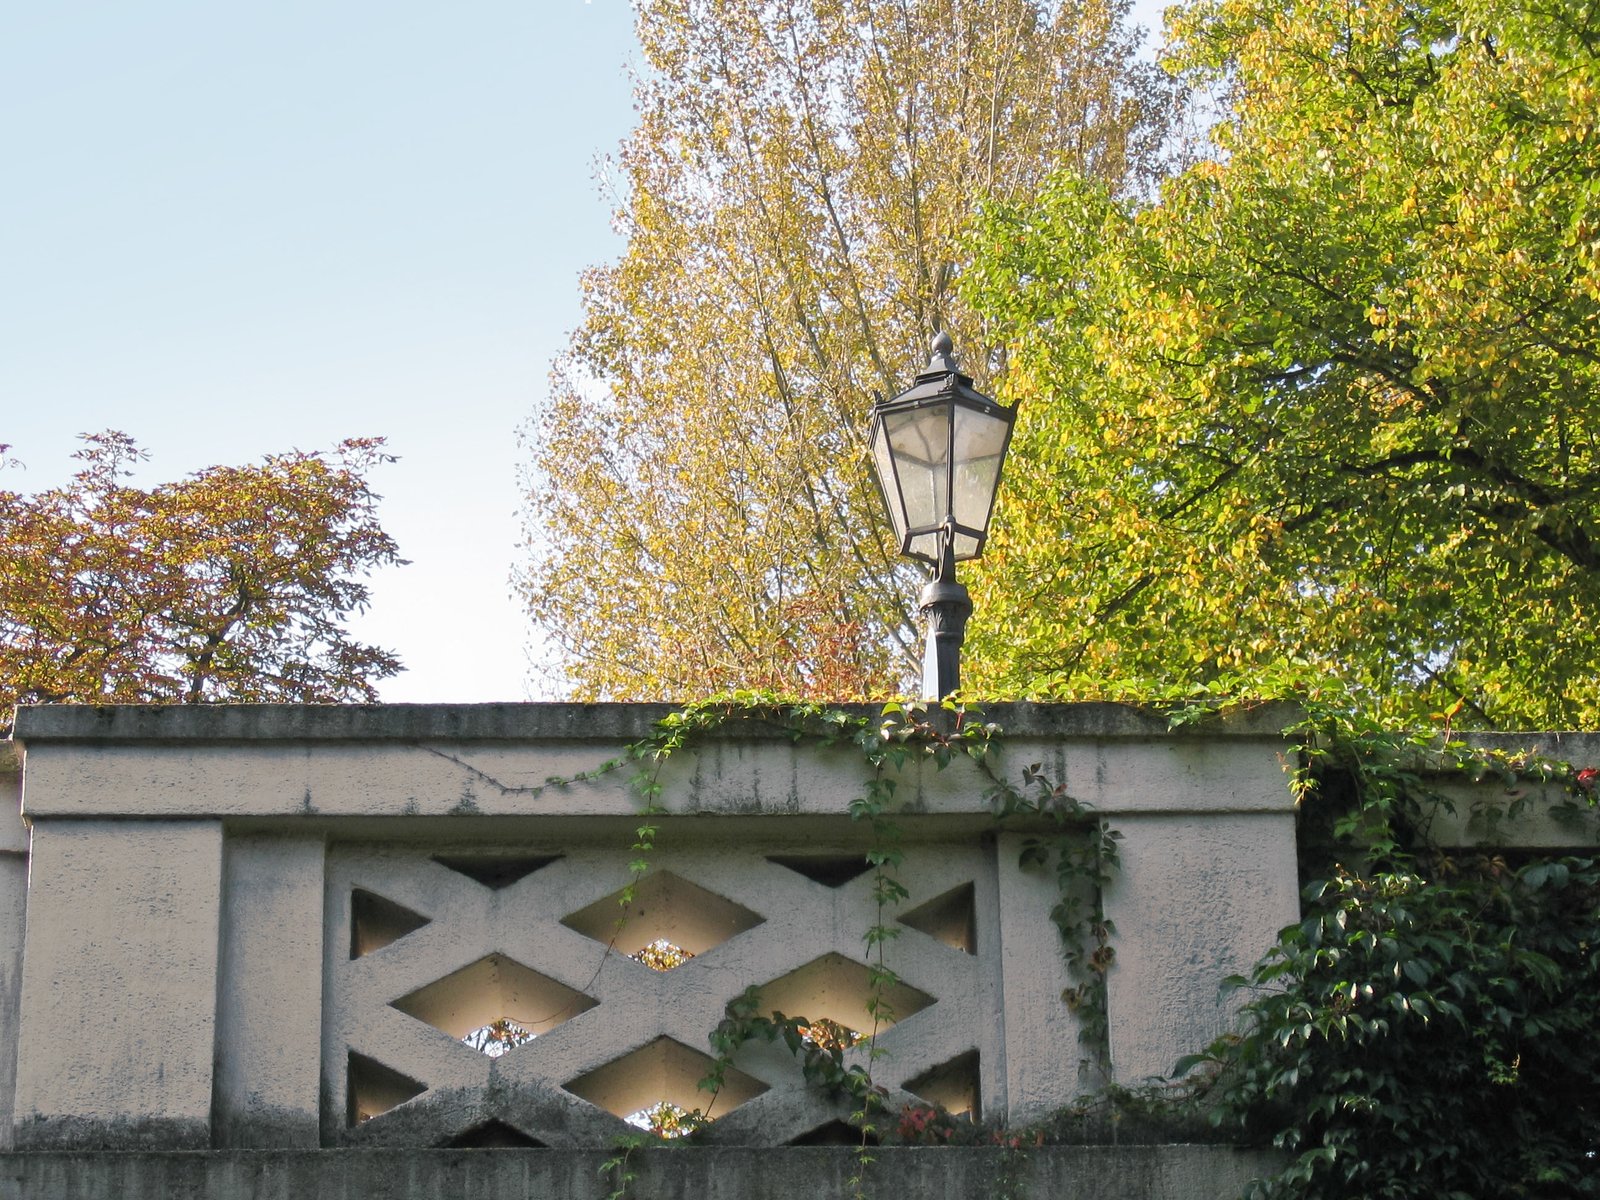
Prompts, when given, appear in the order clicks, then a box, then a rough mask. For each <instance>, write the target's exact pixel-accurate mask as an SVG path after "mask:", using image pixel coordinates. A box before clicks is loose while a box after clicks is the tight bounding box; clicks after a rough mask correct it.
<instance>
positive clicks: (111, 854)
mask: <svg viewBox="0 0 1600 1200" xmlns="http://www.w3.org/2000/svg"><path fill="white" fill-rule="evenodd" d="M221 891H222V826H221V824H220V823H219V822H216V821H187V820H183V821H157V820H149V819H144V820H128V821H112V820H94V821H60V822H40V823H38V824H36V825H35V826H34V829H33V847H32V862H31V872H30V877H29V888H28V919H27V935H26V939H25V942H24V948H23V959H22V1004H21V1022H20V1026H21V1028H20V1033H19V1053H18V1059H17V1086H16V1108H15V1117H14V1119H15V1122H16V1134H17V1136H16V1144H17V1145H18V1147H19V1148H24V1149H28V1148H46V1147H51V1146H64V1145H82V1144H84V1143H85V1141H88V1142H89V1143H90V1144H92V1145H95V1146H97V1147H117V1148H129V1149H132V1148H139V1147H149V1148H157V1147H172V1148H179V1147H181V1148H198V1147H203V1146H207V1145H209V1144H210V1122H211V1090H212V1074H211V1065H212V1063H211V1059H212V1048H213V1045H214V1031H215V1028H216V1012H217V932H218V918H219V913H220V899H221Z"/></svg>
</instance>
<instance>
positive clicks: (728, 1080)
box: [562, 1037, 767, 1120]
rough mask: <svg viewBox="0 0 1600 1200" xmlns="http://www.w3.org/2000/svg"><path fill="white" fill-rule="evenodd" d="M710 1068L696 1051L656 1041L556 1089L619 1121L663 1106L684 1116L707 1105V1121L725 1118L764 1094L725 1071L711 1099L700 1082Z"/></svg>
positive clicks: (741, 1075) (669, 1041)
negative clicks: (560, 1088)
mask: <svg viewBox="0 0 1600 1200" xmlns="http://www.w3.org/2000/svg"><path fill="white" fill-rule="evenodd" d="M714 1065H715V1064H714V1063H713V1062H712V1060H711V1059H710V1058H709V1057H708V1056H707V1055H704V1054H701V1053H700V1051H698V1050H692V1049H690V1048H689V1047H688V1046H685V1045H684V1044H683V1043H682V1042H678V1041H674V1040H673V1039H672V1038H669V1037H659V1038H657V1039H656V1040H655V1041H653V1042H649V1043H647V1044H646V1045H643V1046H640V1047H639V1048H638V1049H637V1050H633V1051H630V1052H629V1053H627V1054H624V1055H623V1056H622V1057H621V1058H618V1059H613V1060H612V1061H611V1062H608V1063H607V1064H606V1065H605V1066H603V1067H597V1068H595V1069H594V1070H593V1071H589V1072H588V1073H586V1074H583V1075H580V1076H578V1077H577V1078H576V1079H571V1080H568V1081H567V1082H566V1083H564V1084H562V1086H563V1087H564V1088H566V1089H567V1091H569V1092H571V1093H572V1094H573V1095H574V1096H578V1097H581V1098H582V1099H584V1100H587V1101H588V1102H589V1103H590V1104H593V1105H595V1106H596V1107H598V1108H603V1109H605V1110H606V1111H607V1112H609V1113H612V1114H613V1115H615V1116H618V1117H621V1118H623V1119H624V1120H626V1119H628V1118H629V1117H632V1116H634V1115H636V1114H638V1113H641V1112H644V1111H646V1110H648V1109H652V1108H655V1107H656V1106H657V1105H659V1104H661V1103H662V1102H663V1101H665V1102H666V1103H668V1104H671V1105H673V1106H675V1107H676V1108H679V1109H681V1110H684V1111H688V1112H692V1111H693V1110H695V1109H699V1110H701V1111H705V1110H706V1108H707V1106H711V1112H710V1114H709V1115H710V1116H711V1117H713V1118H715V1117H721V1116H726V1115H727V1114H728V1113H730V1112H732V1111H733V1110H734V1109H736V1108H738V1107H739V1105H741V1104H743V1103H744V1102H745V1101H746V1100H752V1099H754V1098H755V1097H757V1096H759V1095H761V1093H762V1092H764V1091H766V1090H767V1085H766V1084H764V1083H762V1082H761V1081H760V1080H759V1079H752V1078H751V1077H750V1076H749V1075H746V1074H745V1073H744V1072H743V1071H740V1070H738V1069H737V1068H734V1067H729V1068H728V1070H727V1073H726V1074H725V1075H724V1076H723V1083H722V1090H721V1091H720V1092H718V1093H717V1095H716V1097H715V1099H714V1100H713V1098H712V1095H711V1093H710V1092H706V1091H702V1090H701V1088H700V1081H701V1080H702V1079H704V1078H705V1077H706V1075H707V1074H708V1073H709V1072H710V1071H711V1068H712V1067H713V1066H714Z"/></svg>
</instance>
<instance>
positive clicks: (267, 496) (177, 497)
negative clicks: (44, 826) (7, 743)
mask: <svg viewBox="0 0 1600 1200" xmlns="http://www.w3.org/2000/svg"><path fill="white" fill-rule="evenodd" d="M84 440H85V443H86V444H85V447H84V449H83V450H81V451H79V453H78V455H77V457H78V458H79V459H80V460H81V461H82V463H83V467H82V469H81V470H80V471H79V472H78V473H77V474H76V475H75V476H74V477H73V479H72V482H71V483H69V484H67V485H66V486H63V487H59V488H53V489H50V490H47V491H43V492H39V493H38V494H36V495H31V496H29V495H23V494H20V493H17V492H12V491H0V712H3V713H5V714H6V716H7V717H9V714H10V710H11V706H12V705H13V704H14V703H23V704H36V703H62V702H80V703H108V704H109V703H151V702H160V703H178V702H182V703H198V702H202V701H246V702H254V701H295V702H317V703H322V702H334V701H344V700H365V701H373V700H376V699H377V691H376V689H375V688H374V686H373V684H374V682H375V681H377V680H380V679H384V678H386V677H388V676H390V675H393V674H395V673H396V672H397V671H398V670H399V669H400V663H399V660H398V659H397V658H395V656H394V655H393V654H391V653H389V652H388V651H386V650H381V649H379V648H377V647H375V646H367V645H363V644H361V643H359V642H357V641H354V640H353V639H351V638H350V636H349V634H348V632H347V631H346V630H345V628H344V625H343V622H344V619H345V617H346V616H347V615H348V614H349V613H351V612H353V611H359V610H360V609H362V608H364V607H366V603H367V588H366V585H365V584H363V583H361V582H360V581H359V577H360V576H361V575H363V574H365V573H366V572H368V571H370V570H372V569H374V568H375V567H380V566H386V565H390V564H394V563H399V562H401V561H403V560H401V559H400V558H399V556H398V555H397V553H396V550H395V545H394V542H393V541H392V540H391V539H390V538H389V536H388V535H387V534H385V533H384V532H383V530H382V529H381V528H380V527H379V525H378V521H377V499H378V498H377V497H376V496H375V495H373V493H372V492H371V490H370V489H369V488H368V486H367V482H366V472H367V471H368V470H370V469H371V468H372V467H373V466H375V465H377V464H379V463H383V462H388V461H392V460H391V459H390V458H389V456H388V455H386V454H384V453H383V451H382V446H383V442H382V439H378V438H368V439H360V440H353V441H346V442H343V443H341V444H340V445H339V446H338V447H337V448H336V449H335V450H334V451H333V452H332V453H331V454H306V453H301V452H299V451H296V452H294V453H291V454H284V455H276V456H272V457H269V458H267V459H265V460H264V461H263V462H262V463H261V464H260V465H256V466H245V467H210V468H208V469H206V470H204V471H200V472H197V473H196V474H194V475H192V476H190V477H189V478H187V479H184V480H181V481H179V482H177V483H167V484H161V485H160V486H157V487H155V488H152V489H150V490H148V491H146V490H143V489H140V488H135V487H131V486H129V485H128V484H127V483H126V482H124V480H125V478H126V476H127V474H128V470H127V468H128V466H129V465H130V464H131V463H132V462H133V461H135V460H136V459H137V458H140V457H142V452H141V451H139V450H138V448H137V447H136V446H135V445H134V443H133V441H132V439H130V438H129V437H127V435H125V434H121V433H112V432H108V433H102V434H96V435H94V436H91V437H87V438H85V439H84Z"/></svg>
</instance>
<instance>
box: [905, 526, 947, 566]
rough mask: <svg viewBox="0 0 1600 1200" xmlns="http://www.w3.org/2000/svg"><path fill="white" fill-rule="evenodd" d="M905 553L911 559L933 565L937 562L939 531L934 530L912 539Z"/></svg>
mask: <svg viewBox="0 0 1600 1200" xmlns="http://www.w3.org/2000/svg"><path fill="white" fill-rule="evenodd" d="M906 553H907V554H909V555H911V556H912V557H913V558H922V559H926V560H927V561H928V562H933V563H936V562H938V561H939V531H938V530H934V531H932V532H931V533H924V534H919V535H918V536H916V537H914V538H912V539H911V545H910V547H908V548H907V550H906Z"/></svg>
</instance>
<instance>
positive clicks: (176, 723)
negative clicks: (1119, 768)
mask: <svg viewBox="0 0 1600 1200" xmlns="http://www.w3.org/2000/svg"><path fill="white" fill-rule="evenodd" d="M840 707H842V708H844V709H845V710H846V711H848V712H852V713H856V714H859V715H861V716H865V717H876V716H877V715H878V713H879V712H880V711H881V710H880V708H879V706H877V705H870V704H856V705H842V706H840ZM677 711H678V707H677V706H676V705H671V704H569V703H506V704H206V705H186V704H116V705H93V704H45V705H24V706H21V707H19V708H18V709H17V713H16V725H15V728H14V731H13V737H14V738H15V739H16V740H17V741H19V742H21V743H23V744H24V745H27V744H29V743H33V744H36V745H37V744H40V743H47V742H79V743H85V742H87V743H96V742H105V743H117V742H121V743H126V742H272V741H294V742H306V741H333V742H338V741H356V742H372V741H416V740H420V739H428V740H436V739H437V740H450V741H495V742H573V741H578V742H594V741H623V742H631V741H637V740H639V739H641V738H644V737H646V736H648V735H649V734H650V732H651V731H652V729H653V728H654V726H655V724H656V723H657V722H658V721H660V720H662V719H663V718H664V717H666V716H668V715H669V714H671V713H674V712H677ZM981 714H982V718H981V719H983V720H985V721H992V722H994V723H996V724H997V725H999V726H1000V728H1001V729H1003V730H1004V731H1005V733H1006V734H1007V736H1009V737H1024V738H1026V737H1040V738H1052V739H1055V738H1083V739H1092V740H1118V739H1151V738H1160V739H1165V738H1187V737H1194V738H1204V739H1207V740H1212V739H1218V738H1254V739H1259V738H1278V737H1281V736H1282V734H1283V730H1284V729H1285V727H1287V726H1289V725H1291V724H1293V723H1294V722H1295V721H1296V720H1297V718H1298V716H1299V710H1298V709H1297V708H1296V707H1295V706H1294V705H1291V704H1263V705H1259V706H1257V707H1254V708H1250V709H1240V710H1238V711H1235V712H1230V713H1227V714H1225V715H1224V716H1223V717H1222V718H1221V719H1219V720H1214V721H1203V722H1199V723H1196V724H1192V725H1187V726H1183V727H1180V728H1179V729H1177V730H1172V729H1170V728H1169V727H1168V724H1167V719H1166V717H1164V716H1162V715H1161V714H1160V713H1158V712H1154V711H1151V710H1149V709H1142V708H1137V707H1135V706H1133V705H1127V704H1099V703H1085V704H1028V703H1009V704H991V705H987V706H984V707H983V708H982V710H981ZM718 736H719V737H723V738H727V739H730V740H731V739H736V738H745V739H751V740H762V739H765V738H770V737H775V736H781V735H780V734H779V732H778V731H777V730H776V729H774V728H773V727H772V726H770V725H766V724H764V723H762V722H761V721H759V720H752V721H746V722H736V723H734V724H731V725H730V726H728V727H727V729H725V730H723V731H720V732H719V735H718Z"/></svg>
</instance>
